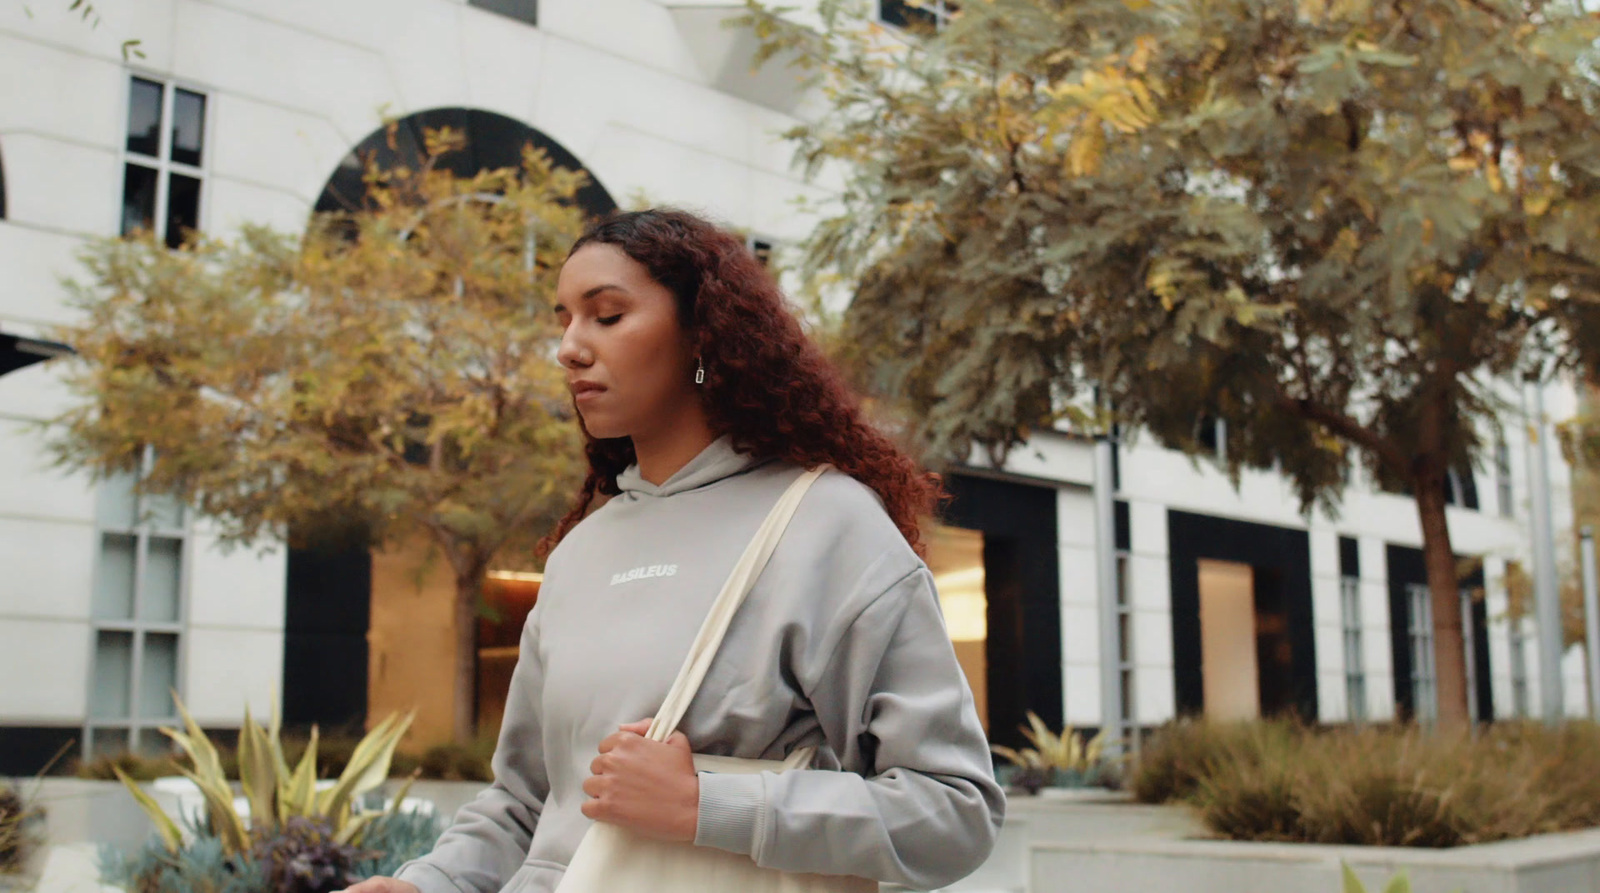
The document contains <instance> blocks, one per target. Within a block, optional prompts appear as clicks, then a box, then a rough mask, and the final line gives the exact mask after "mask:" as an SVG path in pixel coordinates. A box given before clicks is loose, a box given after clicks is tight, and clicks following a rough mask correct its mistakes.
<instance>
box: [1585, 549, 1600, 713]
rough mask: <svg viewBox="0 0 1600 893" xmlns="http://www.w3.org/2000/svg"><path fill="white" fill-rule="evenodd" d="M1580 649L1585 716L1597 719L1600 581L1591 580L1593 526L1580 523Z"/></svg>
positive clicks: (1599, 707) (1599, 711)
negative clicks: (1585, 676) (1585, 670)
mask: <svg viewBox="0 0 1600 893" xmlns="http://www.w3.org/2000/svg"><path fill="white" fill-rule="evenodd" d="M1582 552H1583V616H1584V625H1585V633H1586V635H1585V636H1584V644H1583V650H1584V652H1585V653H1586V654H1587V655H1588V658H1589V718H1590V719H1600V584H1597V583H1596V581H1595V575H1596V572H1595V566H1594V528H1593V527H1590V526H1589V525H1587V524H1585V525H1583V539H1582Z"/></svg>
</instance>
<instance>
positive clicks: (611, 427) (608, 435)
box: [583, 416, 628, 440]
mask: <svg viewBox="0 0 1600 893" xmlns="http://www.w3.org/2000/svg"><path fill="white" fill-rule="evenodd" d="M583 430H584V431H586V432H588V434H589V436H590V437H593V438H595V439H596V440H613V439H615V438H618V437H627V436H628V431H627V429H626V426H624V425H619V424H617V423H616V422H615V421H614V420H612V419H607V418H604V417H600V418H595V417H593V416H583Z"/></svg>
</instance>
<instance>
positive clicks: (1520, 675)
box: [1510, 614, 1529, 716]
mask: <svg viewBox="0 0 1600 893" xmlns="http://www.w3.org/2000/svg"><path fill="white" fill-rule="evenodd" d="M1510 626H1511V630H1510V634H1511V709H1512V710H1513V711H1514V712H1515V714H1516V715H1517V716H1527V715H1528V707H1529V705H1528V642H1527V640H1526V639H1525V638H1523V635H1522V616H1521V615H1520V614H1518V615H1513V616H1512V617H1511V624H1510Z"/></svg>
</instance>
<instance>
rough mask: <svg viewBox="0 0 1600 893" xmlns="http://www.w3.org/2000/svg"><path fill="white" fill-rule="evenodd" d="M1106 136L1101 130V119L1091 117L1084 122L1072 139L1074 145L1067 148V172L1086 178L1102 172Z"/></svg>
mask: <svg viewBox="0 0 1600 893" xmlns="http://www.w3.org/2000/svg"><path fill="white" fill-rule="evenodd" d="M1105 150H1106V134H1105V131H1104V130H1103V129H1101V123H1100V119H1099V118H1098V117H1096V116H1094V115H1090V116H1089V117H1088V118H1087V119H1085V121H1084V122H1083V126H1082V127H1079V128H1078V130H1077V132H1076V133H1075V134H1074V135H1073V137H1072V143H1071V144H1070V145H1069V146H1068V147H1067V170H1068V171H1069V172H1070V173H1071V174H1072V175H1073V176H1074V177H1085V176H1090V175H1092V174H1095V173H1097V172H1098V171H1099V170H1100V161H1101V159H1102V157H1103V156H1104V155H1105Z"/></svg>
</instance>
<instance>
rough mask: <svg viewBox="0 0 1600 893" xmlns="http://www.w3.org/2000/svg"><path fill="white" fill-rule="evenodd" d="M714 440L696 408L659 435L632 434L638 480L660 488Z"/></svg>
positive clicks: (705, 420)
mask: <svg viewBox="0 0 1600 893" xmlns="http://www.w3.org/2000/svg"><path fill="white" fill-rule="evenodd" d="M716 439H717V437H716V435H715V434H714V433H712V431H711V423H710V421H709V420H707V419H706V414H705V411H704V410H703V409H701V408H700V407H699V406H694V407H693V408H692V409H691V410H689V411H686V412H684V413H683V414H682V415H680V416H678V417H677V418H675V419H674V420H673V422H672V424H670V425H668V426H666V427H664V428H663V429H662V430H660V431H657V432H653V433H650V434H635V435H633V454H634V456H635V457H636V458H637V459H638V461H639V476H640V477H642V478H644V479H645V480H647V481H649V482H650V483H652V484H655V485H657V486H660V485H661V483H662V482H663V481H665V480H666V479H667V478H670V477H672V476H673V475H675V474H677V473H678V469H680V468H682V467H683V466H685V465H688V464H689V462H690V461H691V460H693V459H694V457H696V456H698V455H700V453H701V452H703V451H704V450H705V448H706V447H708V446H710V445H711V442H712V441H713V440H716Z"/></svg>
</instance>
